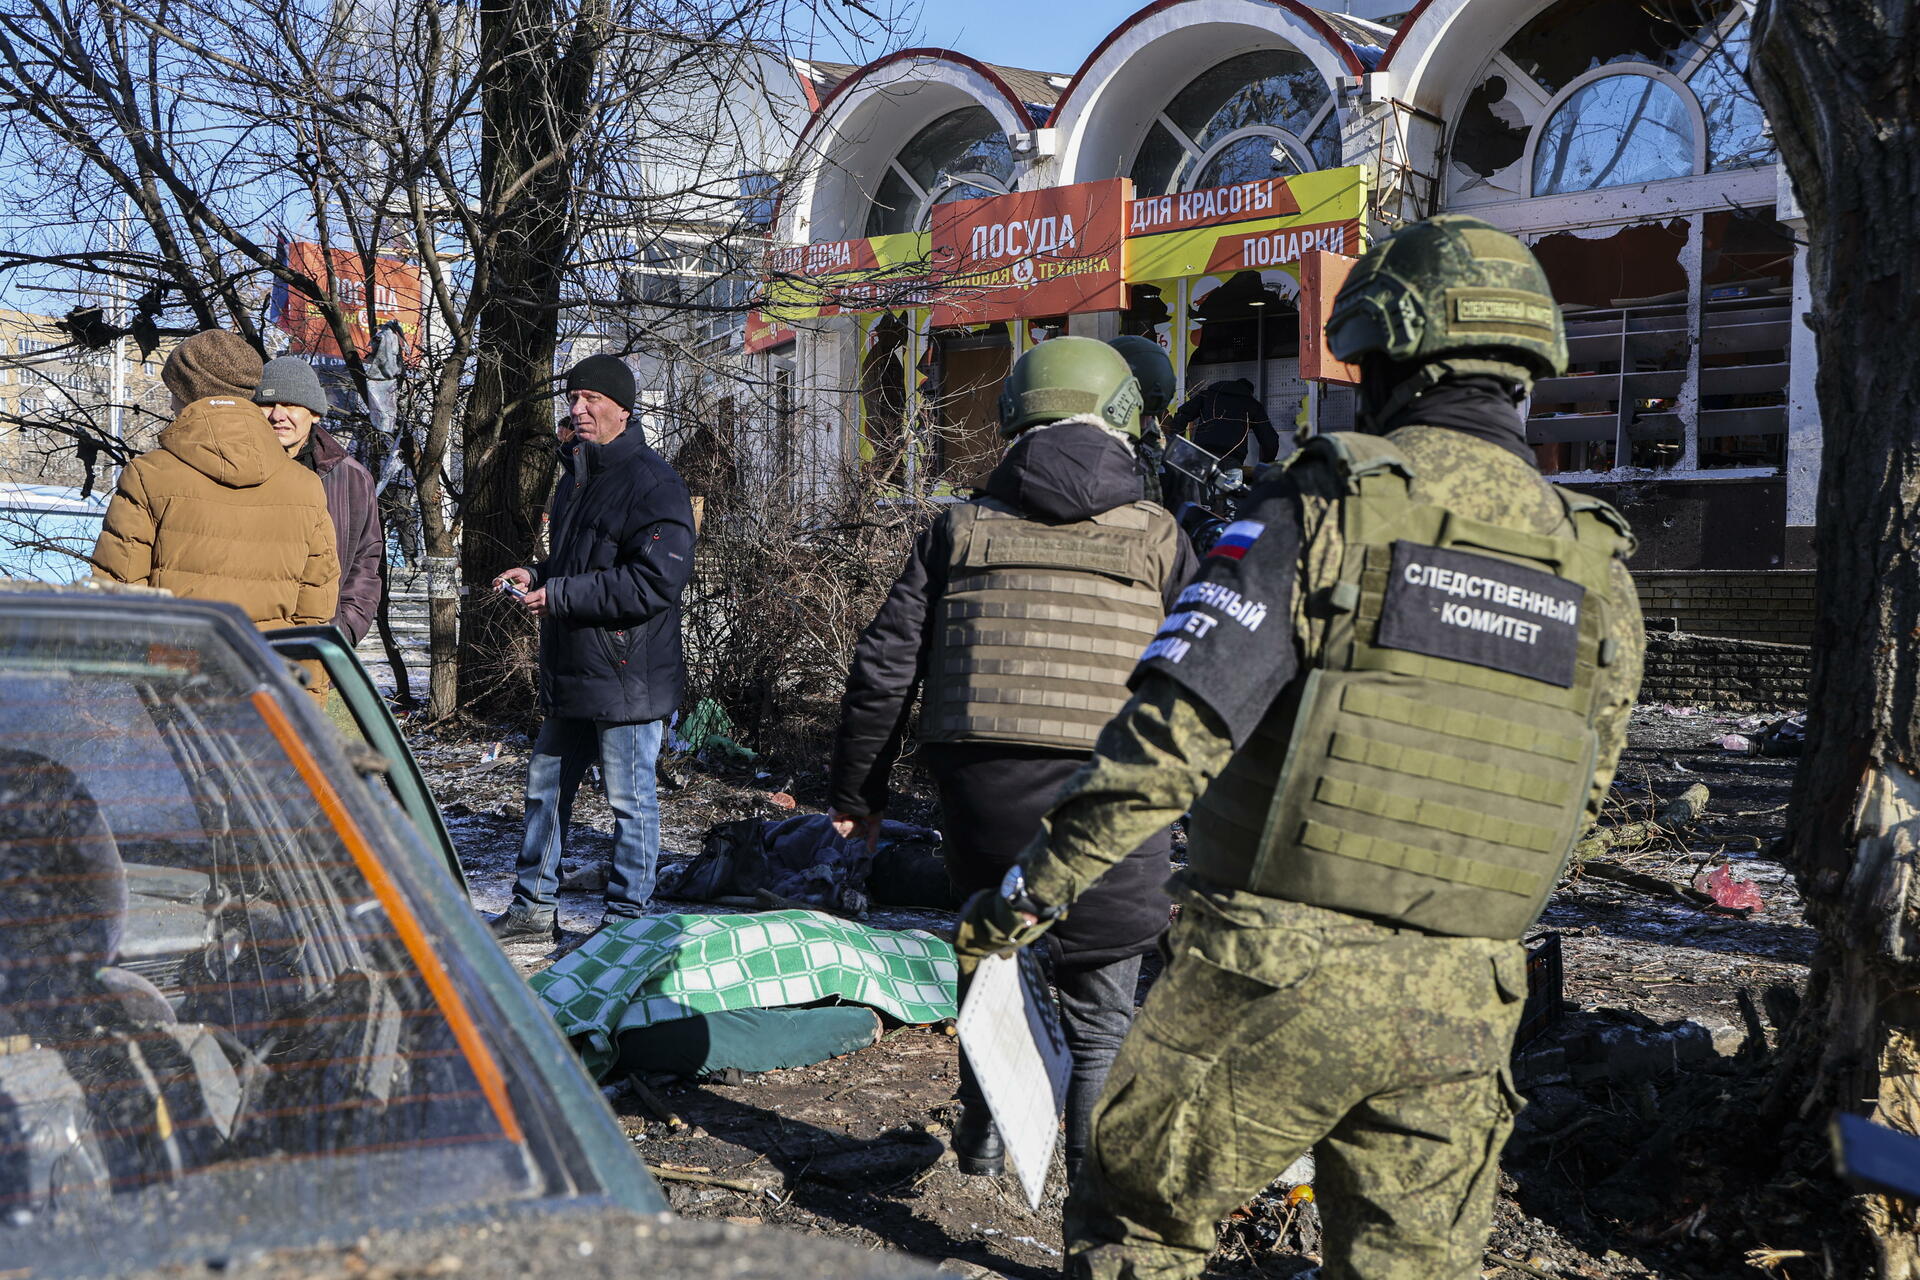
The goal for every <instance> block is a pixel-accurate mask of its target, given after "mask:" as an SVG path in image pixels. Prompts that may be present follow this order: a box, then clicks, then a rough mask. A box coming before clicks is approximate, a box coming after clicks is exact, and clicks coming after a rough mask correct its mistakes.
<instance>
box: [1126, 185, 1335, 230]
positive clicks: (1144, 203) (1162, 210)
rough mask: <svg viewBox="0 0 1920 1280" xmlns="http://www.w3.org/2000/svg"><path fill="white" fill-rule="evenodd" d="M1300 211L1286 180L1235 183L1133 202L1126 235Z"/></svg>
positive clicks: (1271, 216) (1203, 225)
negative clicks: (1228, 185)
mask: <svg viewBox="0 0 1920 1280" xmlns="http://www.w3.org/2000/svg"><path fill="white" fill-rule="evenodd" d="M1299 212H1300V202H1299V201H1298V200H1296V199H1294V195H1293V189H1292V188H1291V187H1289V186H1288V185H1287V180H1286V179H1285V178H1267V179H1265V180H1264V181H1261V182H1236V183H1235V184H1234V185H1232V186H1230V187H1208V188H1206V189H1205V190H1202V191H1182V192H1180V193H1179V194H1178V195H1171V196H1148V197H1146V198H1145V199H1141V200H1135V201H1134V202H1133V205H1132V209H1131V212H1129V213H1128V215H1127V235H1128V236H1129V237H1132V236H1152V235H1159V234H1161V233H1162V232H1165V231H1191V230H1193V229H1194V228H1195V227H1213V226H1219V225H1220V224H1222V223H1226V222H1245V221H1247V220H1248V219H1249V218H1278V217H1284V216H1287V215H1289V214H1295V213H1299Z"/></svg>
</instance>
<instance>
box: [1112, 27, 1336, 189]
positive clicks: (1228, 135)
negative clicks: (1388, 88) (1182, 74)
mask: <svg viewBox="0 0 1920 1280" xmlns="http://www.w3.org/2000/svg"><path fill="white" fill-rule="evenodd" d="M1339 163H1340V134H1339V121H1338V118H1337V116H1336V114H1335V112H1334V110H1333V95H1332V94H1331V93H1330V92H1329V91H1328V89H1327V84H1326V81H1325V80H1324V79H1323V78H1322V77H1321V75H1320V72H1319V71H1318V69H1316V68H1315V67H1314V65H1313V63H1311V62H1310V61H1308V60H1307V58H1306V56H1305V55H1303V54H1300V53H1297V52H1295V51H1293V50H1291V49H1259V50H1255V51H1254V52H1252V53H1243V54H1240V55H1239V56H1237V57H1233V58H1228V59H1227V60H1226V61H1224V62H1221V63H1218V64H1216V65H1214V66H1213V67H1211V68H1209V69H1208V70H1207V71H1205V72H1203V73H1201V74H1200V75H1199V76H1197V77H1196V78H1195V79H1194V80H1192V81H1191V82H1189V83H1188V85H1187V86H1186V87H1185V88H1184V89H1182V90H1181V91H1180V92H1179V93H1177V94H1175V95H1174V97H1173V100H1172V101H1171V102H1169V103H1168V104H1167V106H1166V109H1165V110H1164V111H1162V112H1161V113H1160V116H1159V119H1158V120H1157V121H1156V122H1155V123H1154V124H1153V125H1152V126H1151V127H1150V128H1149V129H1148V131H1147V137H1146V139H1145V140H1144V141H1143V142H1142V143H1141V146H1140V151H1139V154H1138V155H1136V156H1135V158H1134V163H1133V173H1132V177H1133V182H1134V187H1135V189H1136V190H1137V191H1138V192H1139V193H1140V194H1142V195H1163V194H1166V193H1168V192H1174V191H1192V190H1197V189H1200V188H1205V187H1216V186H1227V185H1230V184H1232V183H1236V182H1257V181H1261V180H1263V179H1266V178H1277V177H1285V176H1287V175H1288V174H1293V173H1301V172H1305V171H1307V170H1310V169H1314V168H1331V167H1333V166H1334V165H1337V164H1339Z"/></svg>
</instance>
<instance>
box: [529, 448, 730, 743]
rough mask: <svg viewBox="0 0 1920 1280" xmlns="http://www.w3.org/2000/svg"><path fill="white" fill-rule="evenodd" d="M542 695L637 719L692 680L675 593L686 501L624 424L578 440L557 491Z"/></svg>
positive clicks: (603, 716) (536, 569)
mask: <svg viewBox="0 0 1920 1280" xmlns="http://www.w3.org/2000/svg"><path fill="white" fill-rule="evenodd" d="M551 536H552V553H551V554H550V555H549V556H548V558H547V559H546V560H544V561H542V562H541V563H539V564H537V565H534V566H533V585H534V586H535V587H543V588H545V589H546V593H547V616H546V618H545V619H544V620H542V622H541V624H540V701H541V705H542V706H543V707H544V708H545V710H546V712H547V714H548V715H551V716H560V717H564V718H567V719H577V720H597V721H601V722H603V723H608V724H638V723H640V722H642V721H646V720H661V719H665V718H666V717H667V716H669V715H671V714H673V712H674V710H675V709H676V708H677V707H678V706H679V705H680V696H681V694H682V693H683V692H684V691H685V688H686V681H687V670H686V663H685V661H684V660H683V659H682V657H681V653H680V593H681V592H682V591H683V590H685V588H686V585H687V580H688V579H689V578H690V577H692V576H693V539H694V534H693V504H692V503H691V501H690V500H689V499H688V496H687V486H686V485H685V484H682V483H681V481H680V477H679V475H678V474H677V473H676V472H675V471H674V469H673V468H672V467H671V466H670V465H668V463H667V460H666V459H665V458H662V457H661V456H660V455H659V454H657V453H655V452H654V451H653V450H652V449H650V448H648V447H647V444H646V442H645V441H644V440H643V439H642V438H641V435H640V431H639V429H638V428H633V427H630V428H628V429H627V430H626V431H625V432H622V433H621V434H620V435H619V436H617V437H615V438H614V439H613V440H612V441H611V442H609V443H607V444H583V445H581V446H580V447H579V449H578V450H576V451H575V453H574V455H573V459H572V466H571V467H570V468H569V470H568V473H567V474H566V475H565V476H563V477H561V480H560V488H559V490H558V492H557V493H555V495H554V500H553V525H552V535H551Z"/></svg>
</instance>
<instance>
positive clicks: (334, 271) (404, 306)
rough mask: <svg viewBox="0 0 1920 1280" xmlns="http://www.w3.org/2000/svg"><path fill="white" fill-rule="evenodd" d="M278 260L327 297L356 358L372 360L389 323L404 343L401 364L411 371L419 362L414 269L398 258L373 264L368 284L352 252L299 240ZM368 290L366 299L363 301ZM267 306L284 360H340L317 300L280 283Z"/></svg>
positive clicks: (417, 271)
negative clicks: (282, 334)
mask: <svg viewBox="0 0 1920 1280" xmlns="http://www.w3.org/2000/svg"><path fill="white" fill-rule="evenodd" d="M280 260H281V262H283V263H285V264H286V265H287V266H288V267H290V268H292V269H293V270H294V271H297V272H299V273H300V274H301V275H303V276H306V277H307V278H308V279H310V280H312V281H313V282H314V283H315V284H316V285H318V286H319V288H320V289H321V290H322V291H325V292H327V293H329V294H331V295H332V298H333V300H334V302H335V303H336V304H337V305H338V306H339V308H340V310H341V313H342V315H343V318H344V319H345V320H346V322H347V336H348V337H349V338H350V339H351V341H352V343H353V346H354V348H355V350H356V351H358V352H359V354H361V355H363V356H366V355H370V354H372V349H373V335H374V333H375V332H376V331H377V330H378V329H379V328H380V326H381V325H383V324H385V323H386V322H387V321H389V320H392V321H394V322H395V323H397V324H398V325H399V326H400V333H401V335H402V337H403V338H404V339H405V340H406V345H405V348H404V353H403V357H402V358H403V359H404V361H405V363H406V364H408V365H413V364H415V363H417V362H418V361H419V359H420V322H421V317H422V305H421V293H420V268H419V267H417V266H415V265H414V264H413V263H411V262H407V261H405V260H404V259H401V258H384V257H382V258H375V259H374V260H373V272H372V278H371V279H369V278H368V272H367V269H366V265H365V263H364V262H363V260H362V259H361V257H360V255H359V253H357V252H355V251H354V250H352V249H328V248H326V247H324V246H322V245H317V244H311V243H308V242H306V241H299V240H296V241H293V242H292V243H283V244H282V245H281V247H280ZM369 287H371V289H372V295H373V296H372V297H371V299H369V297H368V296H367V295H368V289H369ZM369 302H371V303H372V305H371V307H369V305H368V303H369ZM269 305H270V306H271V308H272V309H271V311H270V312H269V319H270V320H271V321H272V322H273V323H274V324H276V325H278V326H279V327H280V328H282V329H284V330H286V332H287V334H288V336H289V337H290V338H291V341H290V342H289V343H288V344H287V354H289V355H296V356H306V357H309V358H311V359H313V360H315V361H316V362H317V363H321V364H335V363H339V362H341V361H342V360H343V358H344V357H343V354H342V352H341V350H340V344H339V343H338V342H337V341H335V340H334V336H333V326H331V325H330V324H328V323H327V317H326V312H325V311H324V310H323V309H322V307H321V305H320V301H319V299H318V298H317V297H312V296H309V295H308V294H307V293H306V292H305V291H303V290H300V289H296V288H294V287H293V286H291V285H289V284H287V283H286V282H285V281H281V282H279V283H277V284H275V285H274V287H273V297H272V299H271V302H270V304H269ZM369 311H371V312H372V316H371V319H369V315H368V313H369Z"/></svg>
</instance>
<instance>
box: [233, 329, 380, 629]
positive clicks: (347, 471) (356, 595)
mask: <svg viewBox="0 0 1920 1280" xmlns="http://www.w3.org/2000/svg"><path fill="white" fill-rule="evenodd" d="M253 401H254V403H255V404H257V405H259V406H260V407H261V408H262V409H265V410H266V411H267V425H268V426H270V427H272V428H273V434H274V438H275V439H277V440H279V442H280V447H281V448H282V449H285V450H286V451H287V456H288V457H290V458H292V459H293V460H294V461H295V462H298V463H299V464H300V465H302V466H304V467H305V468H307V470H309V471H311V472H313V473H314V474H315V475H317V476H319V477H320V484H321V486H322V487H323V488H324V489H326V491H327V514H328V516H329V517H331V519H332V520H333V531H334V548H335V550H336V552H337V553H338V555H339V558H340V604H339V607H338V608H337V609H336V610H335V611H334V615H333V625H334V626H336V627H338V628H340V629H341V630H342V631H344V632H346V633H347V638H348V639H350V640H352V641H353V643H355V644H359V643H360V641H361V640H362V639H363V638H364V637H365V636H366V634H367V630H368V628H370V627H371V626H372V625H373V615H374V614H375V613H376V612H378V610H379V608H380V592H381V589H382V588H381V581H382V579H381V573H380V570H381V564H382V560H383V559H384V556H385V551H386V536H385V534H384V533H383V532H382V531H381V528H380V506H379V503H378V502H377V501H376V500H375V496H374V485H373V473H372V472H370V471H368V470H367V469H366V468H365V467H364V466H362V465H360V462H359V461H358V460H357V459H356V458H354V456H353V455H352V454H350V453H348V452H347V448H346V446H345V445H343V444H341V443H340V441H339V440H338V439H336V438H335V437H334V435H333V434H332V433H331V432H329V431H328V430H327V429H326V428H325V427H322V426H321V425H320V419H322V418H324V417H325V416H326V415H327V410H328V408H329V406H328V404H327V391H326V388H325V387H323V386H321V385H320V375H319V374H317V373H315V372H314V369H313V366H312V365H310V364H308V363H307V362H306V361H305V360H302V359H300V358H299V357H298V356H280V357H279V358H278V359H274V360H269V361H267V367H266V368H265V370H263V371H262V372H261V374H260V389H259V390H258V391H256V392H254V394H253Z"/></svg>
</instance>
